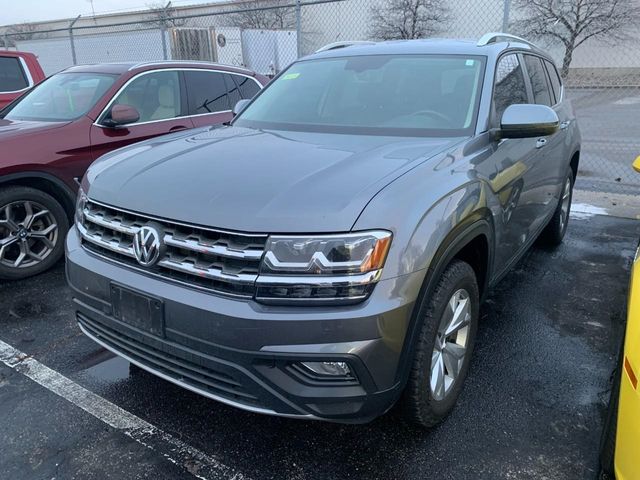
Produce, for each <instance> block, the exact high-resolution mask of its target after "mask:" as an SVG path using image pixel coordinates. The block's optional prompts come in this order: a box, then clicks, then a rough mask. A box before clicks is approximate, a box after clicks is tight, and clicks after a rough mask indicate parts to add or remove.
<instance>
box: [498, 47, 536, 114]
mask: <svg viewBox="0 0 640 480" xmlns="http://www.w3.org/2000/svg"><path fill="white" fill-rule="evenodd" d="M519 103H529V98H528V96H527V87H526V86H525V81H524V73H522V67H521V66H520V61H519V60H518V57H517V55H513V54H511V55H505V56H504V57H502V58H501V59H500V62H498V67H497V70H496V84H495V87H494V89H493V107H494V110H495V113H496V117H497V118H498V119H500V118H502V114H503V113H504V111H505V110H506V109H507V107H508V106H509V105H514V104H519Z"/></svg>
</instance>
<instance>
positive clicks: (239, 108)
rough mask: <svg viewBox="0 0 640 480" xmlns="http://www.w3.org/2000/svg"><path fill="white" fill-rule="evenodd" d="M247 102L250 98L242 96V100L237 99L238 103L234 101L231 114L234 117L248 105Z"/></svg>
mask: <svg viewBox="0 0 640 480" xmlns="http://www.w3.org/2000/svg"><path fill="white" fill-rule="evenodd" d="M249 102H251V100H248V99H246V98H243V99H242V100H240V101H238V103H236V106H235V107H233V116H234V117H235V116H236V115H238V114H239V113H240V112H242V110H244V109H245V108H246V106H247V105H249Z"/></svg>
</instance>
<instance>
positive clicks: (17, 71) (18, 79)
mask: <svg viewBox="0 0 640 480" xmlns="http://www.w3.org/2000/svg"><path fill="white" fill-rule="evenodd" d="M28 86H29V81H28V80H27V77H26V75H25V74H24V71H23V70H22V65H21V64H20V60H19V59H17V58H14V57H0V92H15V91H16V90H22V89H23V88H27V87H28Z"/></svg>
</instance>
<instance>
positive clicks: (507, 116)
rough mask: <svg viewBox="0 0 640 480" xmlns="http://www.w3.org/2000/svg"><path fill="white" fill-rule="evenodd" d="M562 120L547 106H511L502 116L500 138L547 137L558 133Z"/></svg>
mask: <svg viewBox="0 0 640 480" xmlns="http://www.w3.org/2000/svg"><path fill="white" fill-rule="evenodd" d="M559 124H560V120H559V119H558V115H556V112H554V111H553V109H552V108H549V107H547V106H546V105H532V104H518V105H510V106H508V107H507V109H506V110H505V111H504V113H503V114H502V120H501V122H500V129H499V131H498V132H496V133H498V137H499V138H530V137H545V136H547V135H552V134H554V133H555V132H556V131H558V127H559Z"/></svg>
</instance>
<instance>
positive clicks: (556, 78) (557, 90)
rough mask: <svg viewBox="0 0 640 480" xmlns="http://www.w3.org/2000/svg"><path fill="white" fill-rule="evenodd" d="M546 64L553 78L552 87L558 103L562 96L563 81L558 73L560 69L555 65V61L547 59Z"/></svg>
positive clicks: (550, 76)
mask: <svg viewBox="0 0 640 480" xmlns="http://www.w3.org/2000/svg"><path fill="white" fill-rule="evenodd" d="M544 63H545V65H546V66H547V72H549V78H550V79H551V87H552V88H553V93H554V95H555V97H556V103H558V102H559V101H560V97H561V96H562V82H561V81H560V75H558V70H556V67H555V66H554V65H553V63H551V62H549V61H547V60H545V61H544Z"/></svg>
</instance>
